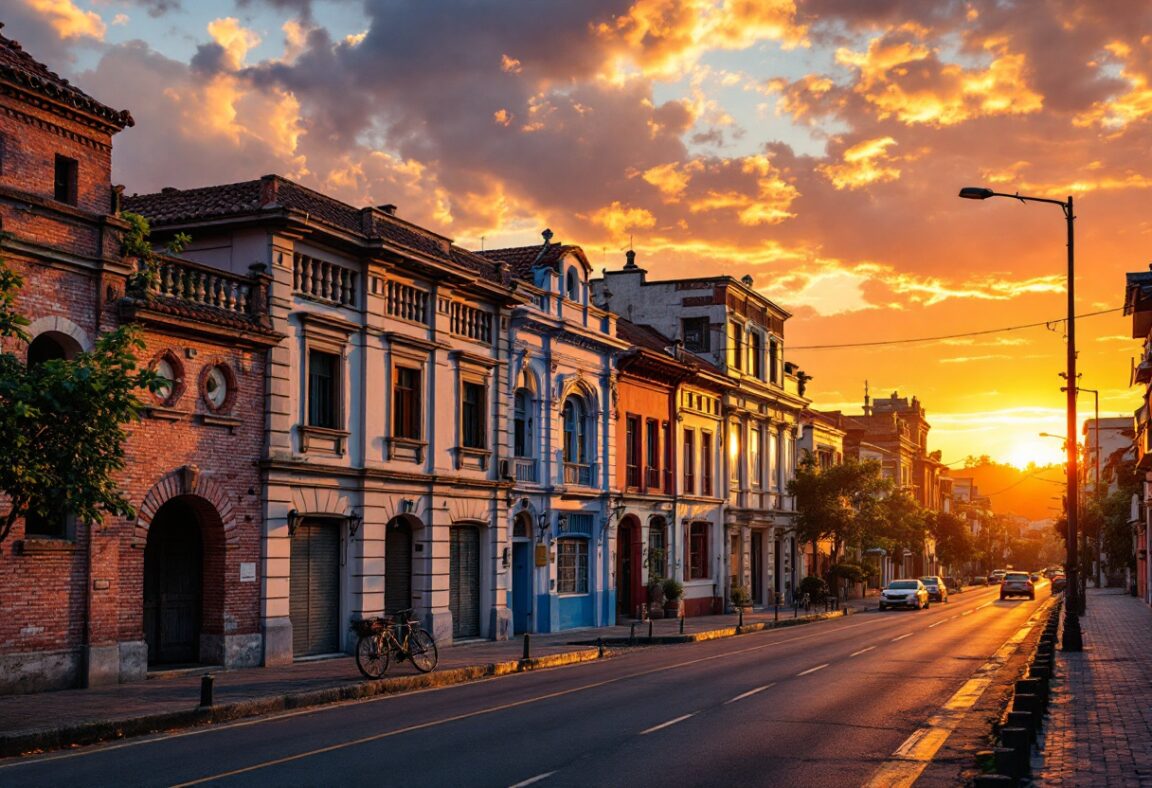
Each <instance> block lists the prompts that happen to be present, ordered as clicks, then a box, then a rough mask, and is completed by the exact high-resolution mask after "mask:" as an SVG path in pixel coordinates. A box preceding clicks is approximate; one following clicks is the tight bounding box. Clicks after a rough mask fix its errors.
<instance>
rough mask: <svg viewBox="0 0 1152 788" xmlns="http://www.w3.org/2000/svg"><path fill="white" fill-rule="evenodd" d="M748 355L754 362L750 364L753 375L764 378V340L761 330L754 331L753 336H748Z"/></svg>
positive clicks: (749, 367)
mask: <svg viewBox="0 0 1152 788" xmlns="http://www.w3.org/2000/svg"><path fill="white" fill-rule="evenodd" d="M748 355H749V356H751V357H752V358H751V361H752V363H751V364H749V365H748V369H749V370H750V371H751V372H752V375H753V377H756V378H759V379H760V380H763V379H764V359H763V358H762V356H763V355H764V340H763V338H762V337H761V335H760V332H759V331H753V332H752V334H751V336H749V337H748Z"/></svg>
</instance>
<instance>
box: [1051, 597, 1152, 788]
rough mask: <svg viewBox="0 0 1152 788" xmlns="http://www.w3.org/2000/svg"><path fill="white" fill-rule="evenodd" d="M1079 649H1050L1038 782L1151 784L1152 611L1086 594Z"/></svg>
mask: <svg viewBox="0 0 1152 788" xmlns="http://www.w3.org/2000/svg"><path fill="white" fill-rule="evenodd" d="M1087 610H1088V613H1087V615H1085V616H1084V617H1082V618H1081V619H1080V622H1081V627H1082V629H1083V632H1084V651H1083V652H1080V653H1065V652H1063V651H1060V650H1057V652H1056V676H1055V682H1054V683H1053V687H1052V692H1053V694H1052V703H1051V706H1050V707H1049V709H1050V716H1049V719H1048V724H1047V726H1046V728H1045V736H1044V750H1043V754H1042V756H1041V757H1040V758H1039V759H1034V766H1033V773H1034V776H1035V782H1036V784H1037V785H1044V786H1077V788H1081V786H1140V785H1152V609H1150V608H1149V607H1148V606H1146V605H1144V604H1143V603H1142V602H1141V601H1140V600H1139V599H1137V598H1136V597H1133V596H1129V595H1128V594H1124V593H1122V592H1121V591H1120V590H1119V589H1112V588H1104V589H1092V588H1090V589H1088V598H1087Z"/></svg>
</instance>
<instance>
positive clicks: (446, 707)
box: [0, 584, 1048, 788]
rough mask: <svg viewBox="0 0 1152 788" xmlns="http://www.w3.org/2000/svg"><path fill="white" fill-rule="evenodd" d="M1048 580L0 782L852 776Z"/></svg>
mask: <svg viewBox="0 0 1152 788" xmlns="http://www.w3.org/2000/svg"><path fill="white" fill-rule="evenodd" d="M1047 596H1048V586H1047V585H1046V584H1045V585H1044V586H1042V587H1041V588H1040V589H1039V593H1038V594H1037V599H1036V601H1035V602H1031V601H1028V600H1017V599H1011V600H1005V601H1000V600H999V599H998V597H997V594H996V591H995V589H977V590H971V591H967V592H965V593H963V594H959V595H956V596H954V597H953V598H952V601H951V602H950V603H949V604H934V605H932V607H931V608H930V609H929V610H925V611H903V610H900V611H889V612H885V613H876V612H871V613H866V614H863V615H859V616H853V617H849V618H846V619H834V620H830V621H826V622H822V623H818V624H812V625H808V626H802V627H795V628H788V629H782V630H776V631H768V632H761V633H754V634H750V635H746V636H744V637H738V638H728V639H723V640H716V641H710V642H705V643H698V644H687V645H678V646H662V647H652V648H645V649H638V650H637V651H636V652H635V653H630V654H627V655H624V656H620V657H616V658H613V659H608V660H603V661H597V662H592V663H585V664H582V665H574V666H571V667H567V668H560V669H556V670H549V671H540V672H534V673H524V674H518V675H514V676H508V677H503V678H498V679H491V680H488V681H483V682H477V683H473V684H465V685H458V686H453V687H445V688H442V689H437V690H428V691H423V692H416V693H411V694H407V695H399V696H389V697H383V698H375V699H372V700H368V701H362V702H357V703H350V704H343V705H339V706H331V707H324V708H321V709H310V710H307V711H301V712H298V713H294V714H286V715H281V716H277V717H271V718H263V719H259V720H251V721H245V722H240V723H235V724H231V725H223V726H217V727H213V728H209V729H201V730H195V731H183V732H177V733H173V734H169V735H161V736H156V737H150V738H148V739H138V740H132V741H128V742H123V743H119V744H110V745H103V746H97V747H91V748H87V749H84V750H78V751H75V752H70V753H61V754H54V755H46V756H42V757H37V758H30V759H26V760H23V761H19V762H16V763H12V764H5V765H0V785H20V786H25V785H27V786H33V785H52V786H59V785H62V784H67V785H83V786H97V785H116V786H124V785H181V784H204V785H275V786H296V785H300V786H315V785H368V784H377V785H400V784H413V785H422V786H441V785H443V786H473V785H476V786H504V787H505V788H507V786H526V785H539V786H541V788H548V787H549V786H588V785H612V786H617V785H628V786H646V785H653V786H655V785H659V786H669V785H674V786H690V785H726V784H739V785H787V786H805V785H820V786H827V785H861V784H863V783H865V782H867V780H868V779H869V778H870V777H871V776H872V775H873V774H874V773H875V772H876V770H877V769H878V768H879V767H880V766H881V765H882V764H884V763H885V762H887V761H888V760H889V759H890V758H891V756H892V753H893V752H894V751H895V750H896V749H897V748H898V747H900V746H901V744H902V743H903V742H904V741H905V740H906V739H908V737H909V736H910V735H911V734H913V732H915V731H917V730H918V729H920V728H921V727H922V726H923V725H924V724H925V722H926V721H927V720H929V719H930V718H931V717H932V716H933V715H934V714H936V713H937V712H938V711H940V709H941V707H942V706H943V705H944V704H945V703H947V702H948V701H949V699H950V698H951V697H952V696H953V695H954V694H955V693H956V692H957V691H958V690H959V689H960V688H962V687H964V686H966V682H968V680H969V679H970V678H971V677H972V676H973V674H974V673H975V672H976V671H977V670H978V669H979V668H980V667H981V666H982V665H983V664H985V662H986V661H987V660H988V658H989V657H990V656H991V655H992V654H993V653H994V652H996V651H997V649H998V648H1000V647H1001V646H1002V645H1003V644H1004V643H1005V642H1006V641H1007V640H1008V639H1009V638H1011V637H1012V635H1014V634H1015V633H1016V632H1017V631H1018V630H1019V629H1020V628H1021V627H1022V626H1023V625H1024V624H1025V622H1026V621H1027V619H1028V617H1029V616H1030V615H1031V614H1032V613H1033V612H1034V611H1035V608H1036V606H1037V605H1039V604H1040V603H1041V602H1042V601H1043V600H1044V599H1046V598H1047Z"/></svg>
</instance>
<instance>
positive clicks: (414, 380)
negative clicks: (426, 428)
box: [392, 367, 423, 440]
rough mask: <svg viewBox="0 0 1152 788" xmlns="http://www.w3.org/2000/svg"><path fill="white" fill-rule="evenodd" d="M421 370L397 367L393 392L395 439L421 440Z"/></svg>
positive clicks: (393, 428)
mask: <svg viewBox="0 0 1152 788" xmlns="http://www.w3.org/2000/svg"><path fill="white" fill-rule="evenodd" d="M420 395H421V391H420V370H418V369H413V368H411V367H396V382H395V385H394V387H393V390H392V408H393V420H392V421H393V423H392V432H393V437H396V438H408V439H410V440H420V438H421V436H422V435H423V431H422V430H421V429H420Z"/></svg>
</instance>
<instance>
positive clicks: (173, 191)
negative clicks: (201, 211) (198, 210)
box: [160, 186, 180, 194]
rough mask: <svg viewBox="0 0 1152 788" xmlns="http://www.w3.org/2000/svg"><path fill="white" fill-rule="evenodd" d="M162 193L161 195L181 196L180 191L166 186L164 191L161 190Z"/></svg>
mask: <svg viewBox="0 0 1152 788" xmlns="http://www.w3.org/2000/svg"><path fill="white" fill-rule="evenodd" d="M160 193H161V194H179V193H180V190H179V189H177V188H176V187H175V186H165V187H164V188H163V189H161V190H160Z"/></svg>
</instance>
